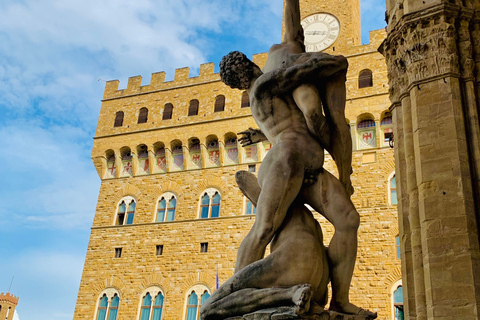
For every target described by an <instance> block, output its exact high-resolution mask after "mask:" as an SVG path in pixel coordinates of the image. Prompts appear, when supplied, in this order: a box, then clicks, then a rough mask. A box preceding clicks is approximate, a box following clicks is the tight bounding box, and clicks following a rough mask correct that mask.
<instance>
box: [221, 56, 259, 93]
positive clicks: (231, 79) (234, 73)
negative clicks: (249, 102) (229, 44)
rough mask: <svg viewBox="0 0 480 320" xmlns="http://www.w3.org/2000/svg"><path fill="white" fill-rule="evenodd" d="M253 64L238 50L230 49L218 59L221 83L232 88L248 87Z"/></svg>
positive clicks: (251, 77) (251, 76)
mask: <svg viewBox="0 0 480 320" xmlns="http://www.w3.org/2000/svg"><path fill="white" fill-rule="evenodd" d="M254 66H255V64H254V63H253V62H252V61H251V60H250V59H248V58H247V56H246V55H244V54H243V53H241V52H239V51H232V52H230V53H229V54H227V55H226V56H224V57H223V58H222V61H220V77H221V78H222V81H223V83H225V84H226V85H227V86H229V87H231V88H234V89H248V87H249V85H250V82H251V81H252V79H253V67H254Z"/></svg>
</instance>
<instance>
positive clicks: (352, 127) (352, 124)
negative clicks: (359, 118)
mask: <svg viewBox="0 0 480 320" xmlns="http://www.w3.org/2000/svg"><path fill="white" fill-rule="evenodd" d="M350 135H351V136H352V150H353V151H356V150H358V146H357V141H358V139H357V123H356V122H355V121H353V122H350Z"/></svg>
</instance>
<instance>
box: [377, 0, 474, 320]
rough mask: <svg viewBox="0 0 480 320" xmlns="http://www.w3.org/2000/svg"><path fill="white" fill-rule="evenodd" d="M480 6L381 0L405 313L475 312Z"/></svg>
mask: <svg viewBox="0 0 480 320" xmlns="http://www.w3.org/2000/svg"><path fill="white" fill-rule="evenodd" d="M479 10H480V2H479V1H477V0H475V1H440V0H430V1H423V2H422V1H412V0H388V1H387V19H388V37H387V39H386V41H385V44H384V46H382V51H383V52H384V54H385V56H386V58H387V64H388V74H389V79H390V98H391V100H392V106H391V108H390V109H391V110H392V113H393V118H394V124H395V128H394V134H395V159H396V165H397V174H396V176H397V183H398V194H399V204H398V207H399V226H400V234H401V251H402V257H403V259H402V270H403V278H404V279H403V280H404V284H405V286H404V289H405V290H404V295H405V309H406V318H407V319H478V318H480V251H479V232H478V230H479V222H480V216H479V212H480V210H479V203H480V202H479V200H480V193H479V190H480V188H479V181H480V180H479V178H480V171H479V170H480V139H479V137H480V136H479V135H480V127H479V117H478V110H479V107H480V103H479V100H478V99H479V95H478V93H479V83H480V82H479V81H480V78H479V75H480V73H479V71H480V68H479V67H480V34H479V30H480V11H479Z"/></svg>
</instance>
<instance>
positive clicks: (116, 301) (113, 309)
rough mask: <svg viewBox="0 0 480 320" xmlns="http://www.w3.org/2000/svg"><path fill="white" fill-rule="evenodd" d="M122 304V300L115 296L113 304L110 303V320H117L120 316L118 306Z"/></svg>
mask: <svg viewBox="0 0 480 320" xmlns="http://www.w3.org/2000/svg"><path fill="white" fill-rule="evenodd" d="M119 303H120V298H119V297H118V295H116V294H115V295H114V296H113V298H112V302H111V303H110V308H109V310H108V320H116V319H117V314H118V305H119Z"/></svg>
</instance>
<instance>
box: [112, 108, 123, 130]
mask: <svg viewBox="0 0 480 320" xmlns="http://www.w3.org/2000/svg"><path fill="white" fill-rule="evenodd" d="M124 115H125V114H124V113H123V111H117V113H115V122H114V123H113V126H114V127H121V126H123V117H124Z"/></svg>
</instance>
